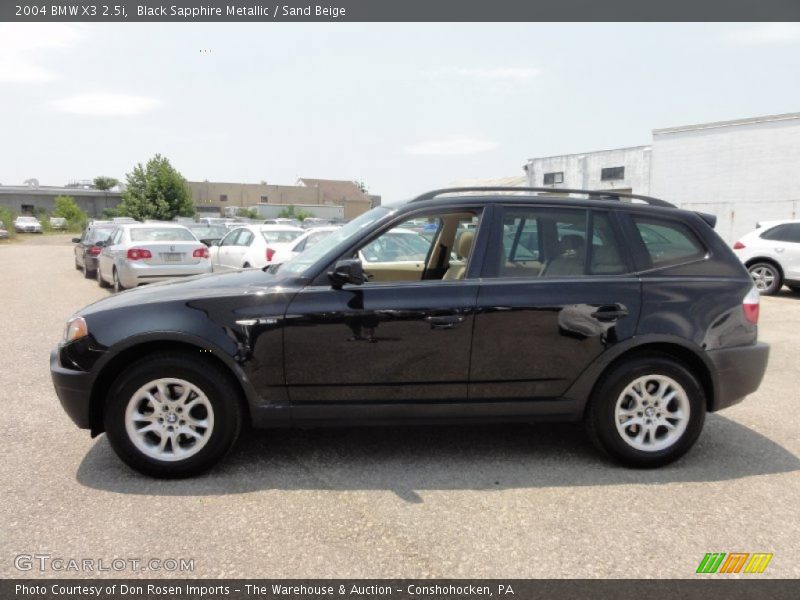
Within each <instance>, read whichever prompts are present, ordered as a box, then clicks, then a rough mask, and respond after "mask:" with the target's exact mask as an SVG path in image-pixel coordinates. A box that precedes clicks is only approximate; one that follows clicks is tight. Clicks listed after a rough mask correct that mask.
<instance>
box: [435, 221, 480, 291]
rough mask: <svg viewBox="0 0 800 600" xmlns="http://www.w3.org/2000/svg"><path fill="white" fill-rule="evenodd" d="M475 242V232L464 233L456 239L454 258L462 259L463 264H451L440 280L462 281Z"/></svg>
mask: <svg viewBox="0 0 800 600" xmlns="http://www.w3.org/2000/svg"><path fill="white" fill-rule="evenodd" d="M474 241H475V232H473V231H465V232H464V233H462V234H461V237H459V238H458V247H457V248H456V256H458V257H459V258H461V259H463V260H464V262H463V263H459V264H451V265H450V268H449V269H447V271H446V272H445V274H444V277H442V279H448V280H449V279H464V277H465V276H466V275H467V259H468V258H469V253H470V251H471V250H472V243H473V242H474Z"/></svg>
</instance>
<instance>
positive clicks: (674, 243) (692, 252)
mask: <svg viewBox="0 0 800 600" xmlns="http://www.w3.org/2000/svg"><path fill="white" fill-rule="evenodd" d="M633 222H634V224H635V226H636V230H637V231H638V232H639V236H640V237H641V240H642V243H643V244H644V246H645V248H646V249H647V253H648V254H649V256H650V261H651V263H652V266H653V267H666V266H670V265H677V264H681V263H686V262H691V261H694V260H700V259H702V258H703V257H705V255H706V253H707V251H706V249H705V247H704V246H703V244H702V243H701V242H700V240H699V239H698V238H697V236H696V235H695V233H694V232H693V231H692V230H691V229H689V227H687V226H686V225H684V224H683V223H679V222H678V221H669V220H661V219H658V220H656V219H649V218H646V217H638V216H634V217H633Z"/></svg>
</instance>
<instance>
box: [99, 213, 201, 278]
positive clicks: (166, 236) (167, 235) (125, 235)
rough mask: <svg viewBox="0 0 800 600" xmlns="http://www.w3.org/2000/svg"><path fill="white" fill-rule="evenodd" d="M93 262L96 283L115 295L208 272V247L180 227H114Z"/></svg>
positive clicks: (165, 224) (138, 225)
mask: <svg viewBox="0 0 800 600" xmlns="http://www.w3.org/2000/svg"><path fill="white" fill-rule="evenodd" d="M97 245H98V246H100V247H101V248H102V250H101V252H100V256H99V257H98V261H97V283H98V284H100V286H101V287H106V286H108V285H111V286H113V288H114V291H115V292H120V291H122V290H124V289H126V288H134V287H136V286H138V285H140V284H143V283H154V282H156V281H165V280H168V279H173V278H175V277H188V276H191V275H202V274H204V273H210V272H211V261H210V260H209V255H208V248H207V247H206V246H205V245H203V243H202V242H200V240H198V239H197V237H195V235H194V234H193V233H192V232H191V231H189V229H187V228H186V227H184V226H183V225H175V224H173V223H161V224H151V225H146V224H136V225H128V224H124V225H118V226H117V227H116V228H115V229H114V231H113V232H112V233H111V236H110V237H109V238H108V239H107V240H106V241H104V242H97Z"/></svg>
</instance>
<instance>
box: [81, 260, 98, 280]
mask: <svg viewBox="0 0 800 600" xmlns="http://www.w3.org/2000/svg"><path fill="white" fill-rule="evenodd" d="M83 276H84V277H85V278H86V279H94V278H95V277H97V272H96V269H95V271H90V270H89V269H88V268H87V267H86V262H84V263H83Z"/></svg>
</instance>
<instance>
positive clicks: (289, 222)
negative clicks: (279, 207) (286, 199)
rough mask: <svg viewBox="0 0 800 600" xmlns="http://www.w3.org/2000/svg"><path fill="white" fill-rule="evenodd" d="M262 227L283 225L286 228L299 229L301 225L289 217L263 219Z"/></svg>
mask: <svg viewBox="0 0 800 600" xmlns="http://www.w3.org/2000/svg"><path fill="white" fill-rule="evenodd" d="M263 224H264V225H285V226H287V227H300V226H301V223H300V221H298V220H297V219H290V218H289V217H276V218H274V219H264V221H263Z"/></svg>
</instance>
